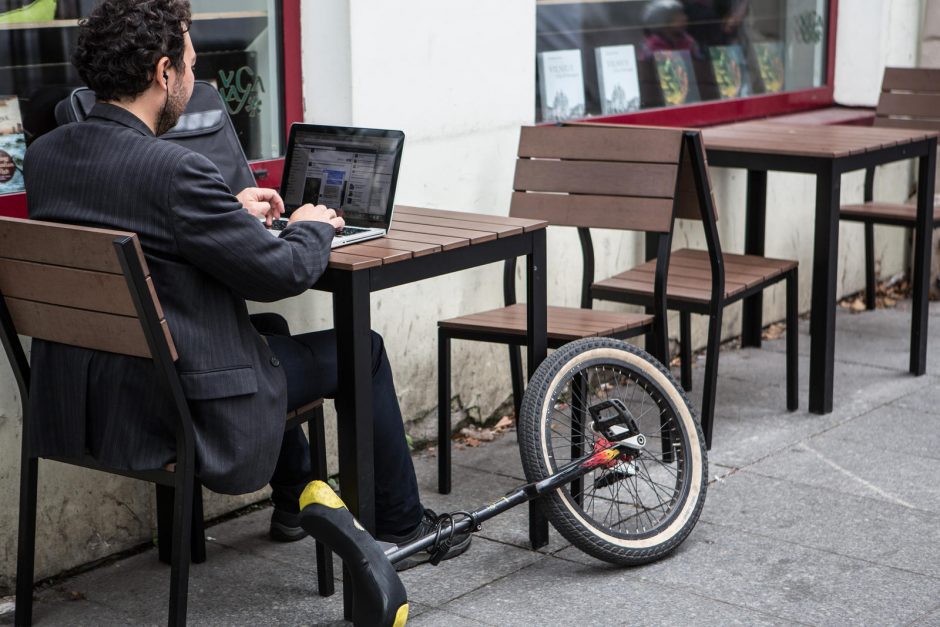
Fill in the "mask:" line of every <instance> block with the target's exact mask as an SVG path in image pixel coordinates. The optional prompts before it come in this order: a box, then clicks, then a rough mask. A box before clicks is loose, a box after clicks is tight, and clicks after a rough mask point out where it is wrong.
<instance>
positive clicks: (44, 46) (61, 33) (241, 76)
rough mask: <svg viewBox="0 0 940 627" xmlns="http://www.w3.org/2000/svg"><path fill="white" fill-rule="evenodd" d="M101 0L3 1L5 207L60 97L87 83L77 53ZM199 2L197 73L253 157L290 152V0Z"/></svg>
mask: <svg viewBox="0 0 940 627" xmlns="http://www.w3.org/2000/svg"><path fill="white" fill-rule="evenodd" d="M95 3H96V0H0V210H2V209H3V205H4V203H3V195H4V194H11V193H16V192H22V189H23V188H22V174H21V172H20V170H19V169H20V167H21V166H22V156H23V152H24V150H25V147H26V145H28V144H29V143H30V142H31V141H32V140H33V139H35V138H36V137H38V136H40V135H42V134H43V133H45V132H47V131H49V130H51V129H52V128H54V127H55V125H56V123H55V118H54V115H53V109H54V106H55V104H56V102H58V101H59V100H61V99H62V98H64V97H65V96H66V95H68V93H69V92H70V91H71V90H72V89H73V88H75V87H77V86H81V84H82V81H81V78H80V77H79V76H78V73H77V72H76V70H75V68H74V67H73V66H72V64H71V62H70V57H71V54H72V52H73V51H74V49H75V44H76V39H77V24H78V19H79V18H80V17H82V16H85V15H87V14H88V13H89V12H90V11H91V9H92V8H93V7H94V5H95ZM191 3H192V12H193V24H192V28H191V31H190V32H191V35H192V39H193V45H194V47H195V49H196V52H197V55H198V59H197V63H196V69H195V74H196V78H197V79H202V80H207V81H210V82H211V83H212V84H213V85H215V86H216V87H217V88H218V89H219V92H220V93H221V94H222V97H223V99H224V100H225V103H226V106H227V107H228V110H229V114H230V115H231V117H232V122H233V123H234V126H235V129H236V131H237V132H238V136H239V139H240V141H241V143H242V146H243V147H244V149H245V154H246V155H247V157H248V158H249V159H250V160H252V161H258V160H271V159H277V158H279V157H282V156H283V152H284V141H285V133H284V128H285V123H284V103H283V101H282V100H283V96H282V93H283V83H284V81H283V78H282V77H283V70H282V54H281V51H282V50H283V41H282V36H281V28H280V26H281V23H282V21H281V20H282V16H281V12H282V8H283V7H282V2H281V1H280V0H277V1H276V0H242V1H241V2H238V3H233V2H230V1H229V0H191ZM293 4H295V3H292V5H291V6H292V10H293ZM293 47H295V48H299V46H293ZM11 202H12V201H11Z"/></svg>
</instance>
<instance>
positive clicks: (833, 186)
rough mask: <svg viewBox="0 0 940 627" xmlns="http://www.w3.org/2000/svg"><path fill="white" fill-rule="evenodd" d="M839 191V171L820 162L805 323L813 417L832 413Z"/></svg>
mask: <svg viewBox="0 0 940 627" xmlns="http://www.w3.org/2000/svg"><path fill="white" fill-rule="evenodd" d="M841 188H842V181H841V170H837V169H836V165H835V161H834V160H831V159H825V160H820V161H819V166H818V169H817V172H816V231H815V233H814V243H813V309H812V313H811V314H810V322H809V327H810V329H809V332H810V336H811V340H810V362H809V410H810V411H811V412H813V413H815V414H828V413H830V412H831V411H832V383H833V378H834V370H835V364H834V359H835V332H836V277H837V273H836V271H837V262H838V252H839V195H840V192H841Z"/></svg>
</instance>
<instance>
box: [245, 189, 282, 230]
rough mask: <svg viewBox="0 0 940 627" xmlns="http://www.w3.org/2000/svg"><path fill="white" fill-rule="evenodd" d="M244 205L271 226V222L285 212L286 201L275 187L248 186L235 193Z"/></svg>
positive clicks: (249, 211) (252, 213)
mask: <svg viewBox="0 0 940 627" xmlns="http://www.w3.org/2000/svg"><path fill="white" fill-rule="evenodd" d="M235 198H237V199H238V200H239V202H241V204H242V206H243V207H244V208H245V209H246V210H247V211H248V213H250V214H251V215H253V216H254V217H256V218H258V219H259V220H264V223H265V224H267V225H268V226H271V222H272V221H273V220H276V219H277V218H280V217H281V214H282V213H284V201H283V200H281V195H280V194H278V193H277V192H276V191H274V190H273V189H267V188H266V187H246V188H245V189H243V190H242V191H241V192H239V193H238V194H236V195H235Z"/></svg>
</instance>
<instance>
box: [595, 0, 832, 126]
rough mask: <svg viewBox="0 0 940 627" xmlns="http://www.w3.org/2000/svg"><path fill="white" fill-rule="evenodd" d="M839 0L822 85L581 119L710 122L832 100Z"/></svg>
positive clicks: (665, 123) (681, 123) (671, 123)
mask: <svg viewBox="0 0 940 627" xmlns="http://www.w3.org/2000/svg"><path fill="white" fill-rule="evenodd" d="M838 14H839V0H829V23H828V24H829V34H828V39H827V41H826V81H825V85H824V86H822V87H816V88H813V89H803V90H799V91H790V92H786V93H782V94H768V95H764V96H749V97H747V98H737V99H734V100H721V101H714V102H707V103H701V104H693V105H686V106H682V107H660V108H657V109H649V110H646V111H638V112H636V113H626V114H621V115H609V116H602V117H591V118H585V121H591V122H607V123H612V124H644V125H651V126H687V127H688V126H711V125H714V124H722V123H724V122H734V121H738V120H746V119H751V118H762V117H769V116H772V115H783V114H787V113H797V112H799V111H807V110H810V109H819V108H822V107H828V106H831V105H832V104H833V83H834V80H835V67H836V26H837V21H838V20H837V19H836V18H837V16H838Z"/></svg>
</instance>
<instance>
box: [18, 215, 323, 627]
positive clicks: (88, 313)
mask: <svg viewBox="0 0 940 627" xmlns="http://www.w3.org/2000/svg"><path fill="white" fill-rule="evenodd" d="M17 335H22V336H26V337H31V338H38V339H43V340H47V341H52V342H58V343H62V344H68V345H72V346H79V347H83V348H90V349H95V350H100V351H107V352H111V353H118V354H122V355H131V356H135V357H144V358H150V359H152V360H153V362H154V374H155V378H156V380H157V381H158V383H157V385H163V386H164V387H165V389H166V391H167V393H168V394H169V395H170V397H171V398H172V399H173V403H174V405H175V407H176V410H177V415H176V416H175V422H176V461H175V464H169V465H168V466H167V467H166V468H156V469H153V470H146V471H127V470H117V469H114V468H108V467H105V466H103V465H102V464H100V463H98V462H97V461H96V460H95V459H93V458H92V457H91V456H90V455H87V454H85V455H83V456H81V457H75V458H71V457H70V458H63V457H55V458H51V459H55V461H59V462H64V463H68V464H73V465H76V466H83V467H86V468H92V469H95V470H100V471H103V472H108V473H112V474H118V475H123V476H127V477H132V478H135V479H141V480H144V481H149V482H151V483H154V484H156V486H157V508H158V512H157V520H158V533H159V538H160V543H159V544H160V547H159V548H160V551H159V552H160V558H161V559H162V560H163V561H168V562H169V563H170V564H171V569H170V595H169V619H168V623H169V624H170V625H183V624H185V622H186V604H187V590H188V581H189V563H190V557H192V559H193V561H195V562H200V561H204V560H205V536H204V534H203V533H202V500H201V486H200V485H199V483H198V481H197V480H196V478H195V472H194V469H195V459H194V448H193V446H194V444H193V424H192V416H191V415H190V410H189V406H188V404H187V402H186V399H185V398H184V396H183V392H182V387H181V385H180V380H179V376H178V374H177V371H176V367H175V365H174V362H175V361H176V359H177V352H176V346H175V344H174V343H173V338H172V336H171V334H170V329H169V327H168V325H167V321H166V320H165V319H164V317H163V311H162V309H161V307H160V301H159V300H158V298H157V294H156V292H155V291H154V287H153V282H152V280H151V278H150V276H149V272H148V270H147V263H146V261H145V260H144V257H143V254H142V252H141V248H140V243H139V241H138V239H137V236H136V235H134V234H133V233H124V232H120V231H110V230H104V229H94V228H86V227H77V226H69V225H64V224H54V223H50V222H40V221H35V220H19V219H16V218H0V340H2V342H3V347H4V349H5V350H6V354H7V357H8V359H9V361H10V365H11V366H12V369H13V374H14V376H15V378H16V381H17V384H18V386H19V391H20V400H21V403H22V409H23V430H22V439H23V442H22V465H21V468H20V512H19V545H18V553H17V567H16V616H15V623H16V624H17V625H28V624H30V623H31V622H32V596H33V575H34V558H35V544H36V536H35V532H36V498H37V496H36V492H37V482H38V468H39V465H38V459H39V458H38V457H37V456H36V455H35V454H34V453H33V451H32V450H31V446H30V441H31V439H30V438H31V431H32V430H33V428H34V425H33V424H32V423H31V420H30V414H29V394H30V376H31V371H30V366H29V363H28V361H27V359H26V354H25V352H24V350H23V346H22V344H21V343H20V340H19V339H18V337H17ZM43 393H48V391H45V390H44V392H43ZM303 421H306V422H307V423H308V426H309V428H310V429H311V457H312V461H313V468H314V471H315V473H317V474H318V477H319V478H325V476H326V462H325V451H324V447H323V410H322V401H317V402H316V403H312V404H311V405H309V406H306V407H303V408H301V409H298V410H296V411H293V412H291V414H290V415H289V416H288V417H287V422H288V427H292V426H294V425H297V424H301V422H303ZM317 567H318V579H319V581H318V583H319V587H320V593H321V594H324V595H328V594H332V592H333V576H332V557H331V555H330V552H329V551H328V550H327V549H326V548H325V547H324V546H322V545H320V544H319V543H317Z"/></svg>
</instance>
